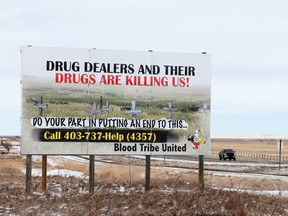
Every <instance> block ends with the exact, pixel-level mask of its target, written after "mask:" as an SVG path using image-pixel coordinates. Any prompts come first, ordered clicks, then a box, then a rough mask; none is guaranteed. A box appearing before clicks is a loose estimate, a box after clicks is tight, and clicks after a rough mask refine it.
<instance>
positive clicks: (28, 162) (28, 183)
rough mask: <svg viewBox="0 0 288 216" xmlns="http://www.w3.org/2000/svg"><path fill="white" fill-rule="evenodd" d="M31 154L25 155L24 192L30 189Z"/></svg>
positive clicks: (29, 191)
mask: <svg viewBox="0 0 288 216" xmlns="http://www.w3.org/2000/svg"><path fill="white" fill-rule="evenodd" d="M31 173H32V155H26V193H31V190H32V174H31Z"/></svg>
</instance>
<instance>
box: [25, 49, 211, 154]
mask: <svg viewBox="0 0 288 216" xmlns="http://www.w3.org/2000/svg"><path fill="white" fill-rule="evenodd" d="M21 58H22V68H21V71H22V80H21V82H22V116H21V154H51V155H56V154H57V155H58V154H59V155H65V154H66V155H97V154H99V155H101V154H102V155H104V154H107V155H133V154H134V155H207V154H210V149H211V144H210V108H211V55H210V54H206V53H201V54H192V53H164V52H163V53H162V52H152V51H147V52H144V51H119V50H98V49H76V48H46V47H31V46H29V47H22V49H21Z"/></svg>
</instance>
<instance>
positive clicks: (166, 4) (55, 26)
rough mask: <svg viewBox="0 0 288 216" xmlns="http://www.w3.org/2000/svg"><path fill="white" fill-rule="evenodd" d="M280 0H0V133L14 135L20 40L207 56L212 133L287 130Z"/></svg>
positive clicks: (287, 75) (287, 14)
mask: <svg viewBox="0 0 288 216" xmlns="http://www.w3.org/2000/svg"><path fill="white" fill-rule="evenodd" d="M287 22H288V1H286V0H217V1H216V0H198V1H196V0H186V1H183V0H177V1H176V0H175V1H171V0H157V1H155V0H145V1H140V0H139V1H137V0H115V1H112V0H110V1H108V0H86V1H85V0H83V1H71V0H61V1H59V0H49V1H48V0H43V1H36V0H35V1H32V0H27V1H22V0H18V1H17V0H14V1H10V0H1V1H0V26H1V28H0V45H1V46H0V47H1V51H0V55H1V56H0V58H1V64H0V75H1V78H0V86H1V95H0V99H1V106H0V134H1V135H4V134H17V135H18V134H20V115H21V86H20V79H21V55H20V49H21V46H26V45H33V46H42V47H64V48H65V47H71V48H98V49H111V50H133V51H134V50H135V51H147V50H154V51H155V52H157V51H159V52H185V53H187V52H188V53H201V52H203V51H206V52H208V53H210V54H211V55H212V113H211V116H212V117H211V135H212V136H221V135H258V134H272V135H287V134H288V98H287V96H288V85H287V84H288V60H287V51H288V28H287Z"/></svg>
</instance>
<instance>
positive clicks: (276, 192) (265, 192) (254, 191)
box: [214, 187, 288, 198]
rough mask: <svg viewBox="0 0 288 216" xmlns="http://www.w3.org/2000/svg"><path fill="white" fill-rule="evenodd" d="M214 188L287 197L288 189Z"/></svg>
mask: <svg viewBox="0 0 288 216" xmlns="http://www.w3.org/2000/svg"><path fill="white" fill-rule="evenodd" d="M214 189H216V190H219V189H220V190H225V191H233V192H240V193H250V194H256V195H265V196H281V197H286V198H288V191H287V190H286V191H271V190H267V191H265V190H261V191H259V190H243V189H236V188H218V187H214Z"/></svg>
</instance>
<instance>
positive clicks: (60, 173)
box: [21, 169, 84, 178]
mask: <svg viewBox="0 0 288 216" xmlns="http://www.w3.org/2000/svg"><path fill="white" fill-rule="evenodd" d="M21 172H22V173H23V174H26V169H21ZM32 176H42V169H32ZM47 176H63V177H77V178H82V177H84V173H82V172H78V171H72V170H65V169H59V170H49V171H48V172H47Z"/></svg>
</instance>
